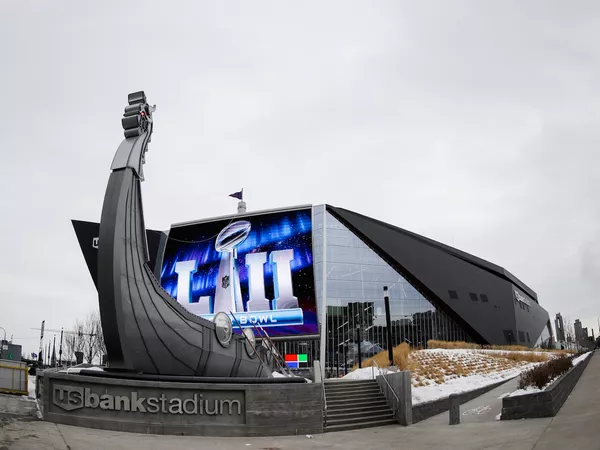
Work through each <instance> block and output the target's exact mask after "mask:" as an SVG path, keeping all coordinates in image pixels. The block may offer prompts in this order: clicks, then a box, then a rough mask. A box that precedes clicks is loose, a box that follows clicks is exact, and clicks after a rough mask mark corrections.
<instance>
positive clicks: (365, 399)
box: [324, 380, 398, 433]
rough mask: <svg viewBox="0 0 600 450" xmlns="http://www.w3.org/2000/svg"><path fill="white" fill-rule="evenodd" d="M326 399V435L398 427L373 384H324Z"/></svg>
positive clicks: (331, 381)
mask: <svg viewBox="0 0 600 450" xmlns="http://www.w3.org/2000/svg"><path fill="white" fill-rule="evenodd" d="M325 399H326V401H327V411H326V415H325V424H324V431H325V433H329V432H331V431H345V430H354V429H357V428H369V427H379V426H382V425H392V424H397V423H398V422H397V421H396V419H394V415H393V413H392V410H391V409H390V408H389V406H388V404H387V402H386V400H385V397H384V396H383V393H382V392H381V389H380V388H379V385H378V384H377V381H375V380H353V381H345V380H344V381H341V380H326V381H325Z"/></svg>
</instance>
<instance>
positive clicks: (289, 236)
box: [73, 205, 553, 377]
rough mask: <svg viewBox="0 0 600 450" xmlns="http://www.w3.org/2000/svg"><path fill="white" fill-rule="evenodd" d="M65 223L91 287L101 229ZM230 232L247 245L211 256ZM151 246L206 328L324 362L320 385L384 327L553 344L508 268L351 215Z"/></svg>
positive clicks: (154, 260) (165, 280) (317, 209)
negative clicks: (220, 317) (250, 336)
mask: <svg viewBox="0 0 600 450" xmlns="http://www.w3.org/2000/svg"><path fill="white" fill-rule="evenodd" d="M236 224H240V226H239V227H237V225H236ZM73 225H74V227H75V231H76V234H77V237H78V240H79V243H80V246H81V248H82V250H83V253H84V257H85V259H86V262H87V264H88V268H89V269H90V272H91V274H92V278H93V279H94V282H96V272H97V262H96V257H95V253H94V252H95V251H96V249H97V246H98V240H97V236H98V234H97V230H98V224H97V223H91V222H81V221H73ZM232 227H233V228H232ZM226 228H227V229H228V230H229V231H228V233H229V234H228V235H227V236H223V234H222V233H221V231H225V229H226ZM232 230H233V231H232ZM235 233H245V234H244V236H243V237H242V238H243V239H244V240H243V242H241V243H240V244H239V246H238V247H237V248H235V249H233V250H228V251H229V252H230V253H227V254H226V255H225V252H219V251H218V249H219V248H229V247H231V245H230V246H229V247H227V245H225V246H223V244H222V242H223V241H224V240H227V239H238V240H241V239H242V238H240V237H239V236H236V235H235ZM147 238H148V248H149V252H150V259H151V261H150V265H151V267H152V268H153V270H154V273H155V275H156V276H157V278H158V279H159V280H160V281H161V284H162V286H163V287H164V288H165V290H166V291H167V292H169V293H170V294H171V295H172V296H173V297H174V298H175V299H176V300H177V301H178V302H179V303H181V304H182V305H183V306H185V307H186V308H187V309H188V310H189V311H190V312H192V313H194V314H197V315H199V316H201V317H205V318H208V319H211V318H212V316H213V315H214V314H216V313H217V312H218V311H217V309H221V310H224V311H225V312H226V313H228V314H229V313H230V314H231V316H232V318H233V325H234V328H236V327H237V329H238V332H239V329H240V328H244V327H247V326H253V327H254V329H256V334H257V337H259V338H260V336H261V334H262V333H263V332H265V333H268V334H269V336H270V337H271V339H272V340H273V341H274V342H275V345H276V346H277V347H278V349H279V351H280V353H282V354H284V355H286V360H287V361H288V365H290V366H291V367H294V368H295V367H297V368H298V369H300V370H302V369H305V370H308V369H309V368H310V367H311V366H312V363H313V362H314V361H315V360H317V359H318V360H321V361H323V360H324V361H325V364H324V366H325V373H326V376H327V377H339V376H342V375H344V374H345V373H347V372H348V371H349V370H351V368H352V367H353V366H354V365H356V364H358V363H359V362H360V361H362V360H364V359H366V358H368V357H370V356H372V355H374V354H377V353H379V352H381V351H383V350H385V349H386V348H387V331H388V330H387V325H388V323H389V325H390V327H391V340H392V345H394V346H395V345H398V344H400V343H403V342H406V343H408V344H409V345H410V346H412V347H415V348H426V347H427V342H428V341H429V340H432V339H434V340H443V341H467V342H473V343H476V344H481V345H515V344H518V345H523V346H528V347H534V346H536V347H546V346H551V345H552V343H553V336H552V328H551V325H550V319H549V315H548V312H547V311H546V310H545V309H544V308H542V307H541V306H540V305H539V303H538V298H537V295H536V293H535V292H534V291H533V290H532V289H531V288H529V287H528V286H527V285H526V284H525V283H523V282H522V281H520V280H519V279H518V278H517V277H515V276H514V275H512V274H511V273H510V272H508V271H507V270H506V269H504V268H502V267H500V266H498V265H496V264H493V263H491V262H488V261H485V260H483V259H481V258H478V257H476V256H473V255H470V254H468V253H465V252H463V251H460V250H457V249H455V248H453V247H450V246H447V245H444V244H442V243H439V242H436V241H434V240H431V239H428V238H426V237H423V236H420V235H418V234H415V233H412V232H410V231H407V230H404V229H402V228H398V227H396V226H393V225H390V224H388V223H385V222H382V221H379V220H376V219H374V218H371V217H367V216H364V215H361V214H359V213H356V212H352V211H349V210H347V209H343V208H338V207H334V206H331V205H301V206H295V207H290V208H281V209H274V210H266V211H255V212H248V213H246V212H243V213H238V214H235V215H231V216H222V217H216V218H210V219H204V220H198V221H193V222H186V223H180V224H174V225H172V226H171V229H170V230H169V231H168V232H162V231H152V230H148V233H147ZM92 244H93V245H92ZM384 287H387V293H388V294H387V295H388V296H389V306H390V320H389V322H388V321H387V320H386V312H385V304H384ZM228 292H231V295H230V294H229V293H228ZM223 305H226V306H223ZM227 309H229V311H227ZM255 323H256V325H253V324H255ZM257 326H258V328H257ZM321 355H324V358H322V357H321Z"/></svg>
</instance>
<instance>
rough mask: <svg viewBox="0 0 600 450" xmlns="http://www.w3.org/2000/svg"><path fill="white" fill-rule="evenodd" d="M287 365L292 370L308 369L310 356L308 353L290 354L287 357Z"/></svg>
mask: <svg viewBox="0 0 600 450" xmlns="http://www.w3.org/2000/svg"><path fill="white" fill-rule="evenodd" d="M285 363H286V365H287V366H288V367H289V368H290V369H301V368H304V367H308V355H307V354H306V353H291V354H290V353H288V354H286V355H285Z"/></svg>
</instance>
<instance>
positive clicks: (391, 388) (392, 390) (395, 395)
mask: <svg viewBox="0 0 600 450" xmlns="http://www.w3.org/2000/svg"><path fill="white" fill-rule="evenodd" d="M373 364H375V366H376V367H377V369H378V371H379V375H381V378H382V379H383V381H385V384H387V386H388V388H389V389H390V391H391V393H392V394H393V395H394V398H395V399H396V403H397V405H398V406H397V407H396V408H395V409H394V417H396V414H397V413H398V410H399V409H400V397H398V394H396V391H395V390H394V388H393V387H392V385H391V384H390V382H389V381H388V380H387V378H386V377H384V376H383V375H382V373H381V367H379V364H377V361H375V360H373ZM371 367H373V366H371Z"/></svg>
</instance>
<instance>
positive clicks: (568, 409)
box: [535, 354, 600, 450]
mask: <svg viewBox="0 0 600 450" xmlns="http://www.w3.org/2000/svg"><path fill="white" fill-rule="evenodd" d="M565 448H568V449H569V450H600V355H596V354H595V355H594V356H592V359H591V360H590V362H589V363H588V366H587V367H586V368H585V370H584V371H583V374H582V375H581V378H580V379H579V382H578V383H577V384H576V385H575V388H574V389H573V392H571V395H570V396H569V398H568V399H567V401H566V402H565V404H564V405H563V407H562V408H561V410H560V411H559V412H558V414H557V415H556V416H555V417H554V418H553V419H552V421H551V422H550V424H549V425H548V428H546V430H545V431H544V433H543V434H542V436H541V438H540V440H539V442H538V443H537V445H536V446H535V450H558V449H565Z"/></svg>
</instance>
